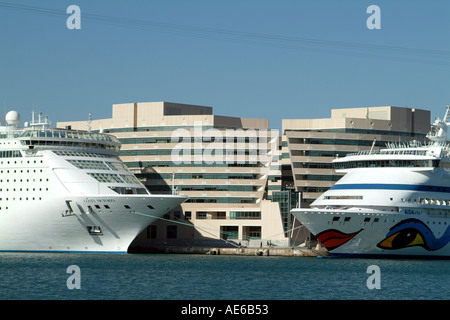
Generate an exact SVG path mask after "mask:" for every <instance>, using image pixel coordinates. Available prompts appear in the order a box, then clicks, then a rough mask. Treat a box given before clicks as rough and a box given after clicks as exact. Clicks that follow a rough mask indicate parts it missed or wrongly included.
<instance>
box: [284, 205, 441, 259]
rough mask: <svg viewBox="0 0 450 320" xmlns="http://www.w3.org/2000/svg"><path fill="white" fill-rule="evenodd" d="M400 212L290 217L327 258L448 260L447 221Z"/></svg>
mask: <svg viewBox="0 0 450 320" xmlns="http://www.w3.org/2000/svg"><path fill="white" fill-rule="evenodd" d="M401 211H402V212H398V213H397V212H393V213H387V212H386V211H377V210H369V211H359V210H358V211H350V212H346V211H344V210H342V211H339V210H333V209H294V210H292V214H293V215H294V216H295V217H296V218H297V219H298V220H299V221H300V222H301V223H302V224H303V225H304V226H305V227H306V228H307V229H308V230H309V231H310V232H311V233H312V234H314V235H315V236H316V237H317V239H318V241H319V242H320V243H321V244H322V245H323V246H325V248H327V250H328V251H329V253H330V256H335V257H356V258H358V257H359V258H419V259H450V244H448V242H450V219H449V218H448V217H446V216H437V217H429V216H427V215H426V213H425V212H424V211H423V210H420V209H415V210H413V209H407V210H401Z"/></svg>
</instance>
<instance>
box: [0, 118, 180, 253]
mask: <svg viewBox="0 0 450 320" xmlns="http://www.w3.org/2000/svg"><path fill="white" fill-rule="evenodd" d="M5 121H6V124H4V125H2V126H0V251H38V252H111V253H126V252H127V250H128V247H129V245H130V243H131V242H132V241H133V240H134V238H135V237H136V236H137V235H138V234H139V233H140V232H142V231H143V230H144V229H145V228H146V227H147V226H148V225H150V224H151V223H152V222H153V221H155V220H156V219H158V218H159V217H161V216H162V215H164V214H165V213H167V212H169V211H170V210H171V209H173V208H175V207H177V206H178V205H180V204H181V203H182V202H184V201H185V200H186V199H187V197H186V196H182V195H153V194H150V192H148V191H147V189H146V188H145V187H144V185H143V184H142V183H141V182H140V181H139V180H138V179H137V178H136V177H135V176H134V175H133V174H132V173H131V172H130V171H129V170H128V168H127V167H126V166H125V165H124V164H123V162H122V161H121V160H120V159H119V158H118V155H119V150H120V142H119V141H118V139H117V138H116V137H114V136H111V135H107V134H102V133H94V132H90V131H89V130H88V131H80V130H71V129H70V128H66V129H57V128H51V127H50V123H49V121H48V118H47V117H45V118H42V115H41V114H39V118H38V119H35V116H34V113H33V119H32V121H31V122H30V123H24V126H23V127H19V125H20V115H19V114H18V113H17V112H16V111H10V112H8V113H7V114H6V116H5Z"/></svg>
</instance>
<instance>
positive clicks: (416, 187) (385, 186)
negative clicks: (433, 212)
mask: <svg viewBox="0 0 450 320" xmlns="http://www.w3.org/2000/svg"><path fill="white" fill-rule="evenodd" d="M345 189H369V190H412V191H427V192H446V193H450V187H442V186H427V185H420V184H389V183H349V184H336V185H334V186H333V187H332V188H331V190H345Z"/></svg>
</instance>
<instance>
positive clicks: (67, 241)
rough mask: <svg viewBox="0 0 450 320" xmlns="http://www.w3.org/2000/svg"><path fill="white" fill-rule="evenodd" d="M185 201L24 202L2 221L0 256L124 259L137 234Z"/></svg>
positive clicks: (96, 199) (103, 198)
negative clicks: (78, 255) (113, 255)
mask: <svg viewBox="0 0 450 320" xmlns="http://www.w3.org/2000/svg"><path fill="white" fill-rule="evenodd" d="M185 199H186V197H184V196H173V195H171V196H164V195H130V196H119V195H118V196H111V195H108V196H91V197H81V196H80V197H73V196H72V197H70V196H69V197H67V196H66V197H54V198H52V199H51V201H47V202H43V203H40V204H39V205H36V203H33V202H27V201H22V202H20V203H17V205H16V206H15V207H10V208H9V210H7V211H5V212H4V213H2V215H0V251H38V252H110V253H126V252H127V249H128V246H129V245H130V243H131V242H132V241H133V240H134V238H135V237H136V236H137V235H138V234H139V233H141V232H142V231H143V230H144V229H145V228H146V227H147V226H148V225H150V224H151V223H152V222H153V221H155V220H156V219H157V218H158V217H160V216H162V215H163V214H165V213H166V212H168V211H170V210H171V209H173V208H174V207H176V206H178V205H179V204H180V203H181V202H183V201H184V200H185ZM66 201H69V203H70V207H71V208H72V209H73V211H72V212H70V210H68V206H67V204H66ZM105 205H106V206H107V207H105ZM125 206H128V207H129V208H126V207H125ZM148 206H151V207H148ZM152 208H153V209H152Z"/></svg>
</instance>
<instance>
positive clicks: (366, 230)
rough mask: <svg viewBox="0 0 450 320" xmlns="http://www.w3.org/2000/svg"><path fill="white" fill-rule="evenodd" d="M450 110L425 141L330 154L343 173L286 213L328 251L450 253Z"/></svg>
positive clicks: (364, 254)
mask: <svg viewBox="0 0 450 320" xmlns="http://www.w3.org/2000/svg"><path fill="white" fill-rule="evenodd" d="M449 110H450V109H449V107H447V111H446V114H445V117H444V119H442V120H441V119H437V120H436V122H435V123H434V124H433V126H432V131H431V132H430V134H429V135H428V136H427V137H428V138H429V140H430V141H429V143H419V142H416V141H413V142H410V143H390V144H388V145H387V148H386V149H382V150H378V151H374V150H369V151H365V152H359V153H357V154H352V155H348V156H346V157H344V158H340V159H335V160H334V162H333V164H334V168H335V170H336V171H337V172H342V173H345V175H344V176H343V177H342V178H341V179H340V180H339V181H338V182H337V183H336V184H335V185H334V186H333V187H332V188H331V189H329V190H328V191H327V192H325V193H324V194H322V195H321V196H320V197H319V198H318V199H317V200H316V201H314V202H313V203H312V205H311V208H304V209H302V208H299V209H294V210H292V214H293V215H294V216H295V217H296V218H297V219H298V220H299V221H300V222H301V223H302V224H303V225H304V226H305V227H306V228H307V229H309V230H310V231H311V232H312V233H313V234H314V235H315V236H316V237H317V239H318V240H319V242H320V243H321V244H322V245H324V246H325V247H326V248H327V249H328V251H329V252H330V254H331V255H334V256H351V257H355V256H356V257H414V258H416V257H417V258H450V245H448V242H450V158H449V150H450V149H449V145H448V144H447V124H448V120H449V119H448V118H449Z"/></svg>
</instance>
